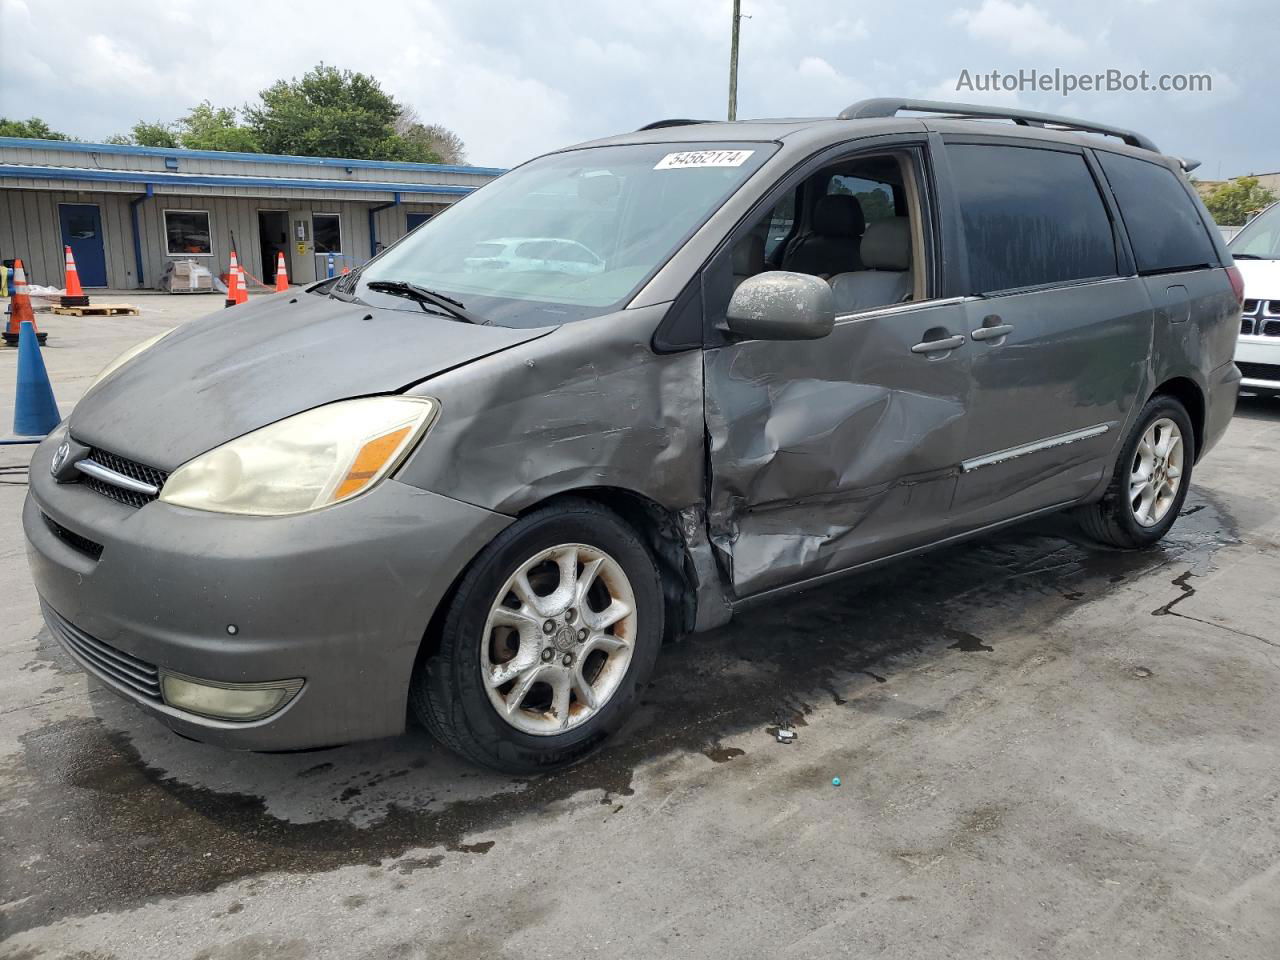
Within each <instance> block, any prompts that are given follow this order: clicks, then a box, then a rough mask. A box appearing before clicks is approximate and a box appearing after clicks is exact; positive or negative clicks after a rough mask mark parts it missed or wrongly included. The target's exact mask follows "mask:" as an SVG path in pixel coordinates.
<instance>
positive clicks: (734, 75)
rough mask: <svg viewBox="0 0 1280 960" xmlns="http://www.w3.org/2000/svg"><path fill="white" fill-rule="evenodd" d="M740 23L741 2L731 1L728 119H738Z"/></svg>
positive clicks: (739, 0)
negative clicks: (731, 24)
mask: <svg viewBox="0 0 1280 960" xmlns="http://www.w3.org/2000/svg"><path fill="white" fill-rule="evenodd" d="M741 23H742V0H733V40H732V41H730V43H729V119H730V120H737V119H738V27H739V25H740V24H741Z"/></svg>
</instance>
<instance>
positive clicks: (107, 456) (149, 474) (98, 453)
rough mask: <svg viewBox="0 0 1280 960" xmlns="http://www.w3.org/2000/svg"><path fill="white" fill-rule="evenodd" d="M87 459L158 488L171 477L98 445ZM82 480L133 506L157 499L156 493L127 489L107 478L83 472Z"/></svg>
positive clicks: (92, 487) (103, 492)
mask: <svg viewBox="0 0 1280 960" xmlns="http://www.w3.org/2000/svg"><path fill="white" fill-rule="evenodd" d="M85 459H86V460H92V461H93V462H94V463H96V464H98V465H99V466H103V467H106V468H107V469H108V470H114V471H115V472H116V473H120V474H124V475H125V476H126V477H131V478H133V479H134V480H140V481H142V482H143V483H149V484H151V485H152V486H153V487H155V488H156V489H157V490H158V489H160V488H161V487H163V486H164V482H165V481H166V480H168V479H169V475H168V474H167V473H165V472H164V471H163V470H157V469H156V468H155V467H149V466H147V465H146V464H145V463H138V462H137V461H136V460H129V459H126V458H125V457H121V456H117V455H116V454H114V453H108V452H107V451H106V450H100V449H98V448H97V447H94V448H92V449H91V450H90V451H89V455H88V456H87V457H86V458H85ZM80 482H81V483H83V484H84V485H85V486H86V487H88V488H89V489H90V490H92V491H94V492H95V493H100V494H102V495H103V496H104V497H110V498H111V499H112V500H115V501H116V502H118V503H124V504H128V505H129V506H131V507H142V506H146V505H147V504H148V503H150V502H151V501H152V500H154V499H156V494H149V493H138V492H137V491H135V490H125V489H124V488H123V487H117V486H116V485H115V484H113V483H107V482H106V481H105V480H99V479H98V478H97V477H91V476H89V475H87V474H83V473H82V474H81V475H80Z"/></svg>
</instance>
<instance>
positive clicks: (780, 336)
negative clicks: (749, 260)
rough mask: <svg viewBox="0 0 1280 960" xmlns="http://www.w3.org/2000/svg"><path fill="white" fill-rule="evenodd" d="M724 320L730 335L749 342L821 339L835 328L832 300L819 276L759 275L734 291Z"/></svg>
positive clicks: (804, 274)
mask: <svg viewBox="0 0 1280 960" xmlns="http://www.w3.org/2000/svg"><path fill="white" fill-rule="evenodd" d="M725 319H726V320H727V321H728V324H729V331H730V332H731V333H735V334H737V335H738V336H740V337H746V338H747V339H749V340H820V339H821V338H822V337H825V336H826V335H827V334H829V333H830V332H831V328H832V327H833V326H835V321H836V304H835V297H834V295H833V294H832V292H831V285H830V284H828V283H827V281H825V280H823V279H821V278H820V277H814V276H810V275H809V274H807V273H787V272H786V271H783V270H775V271H771V272H769V273H758V274H756V275H755V276H754V277H748V278H747V279H746V280H743V281H742V283H741V284H740V285H739V286H738V289H737V290H735V291H733V297H732V298H730V300H729V309H728V311H727V313H726V316H725Z"/></svg>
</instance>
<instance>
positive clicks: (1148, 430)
mask: <svg viewBox="0 0 1280 960" xmlns="http://www.w3.org/2000/svg"><path fill="white" fill-rule="evenodd" d="M1194 461H1195V434H1194V433H1193V432H1192V429H1191V418H1190V417H1189V416H1188V415H1187V411H1186V408H1185V407H1183V405H1182V404H1181V403H1179V402H1178V401H1177V400H1175V399H1174V398H1173V397H1168V396H1163V395H1162V396H1156V397H1153V398H1152V399H1151V400H1150V401H1149V402H1148V403H1147V405H1146V407H1145V408H1143V410H1142V413H1141V414H1140V415H1139V416H1138V419H1137V421H1136V422H1135V424H1134V426H1133V429H1132V430H1131V431H1130V433H1129V436H1128V438H1127V439H1126V440H1125V443H1124V446H1123V447H1122V448H1121V450H1120V456H1119V457H1118V458H1117V460H1116V467H1115V473H1114V475H1113V476H1112V478H1111V483H1110V485H1109V486H1108V487H1107V492H1106V494H1104V495H1103V498H1102V500H1101V501H1099V502H1098V503H1094V504H1089V505H1087V506H1084V507H1081V508H1080V509H1079V510H1077V511H1076V517H1077V519H1078V520H1079V521H1080V525H1081V527H1083V529H1084V531H1085V533H1087V534H1088V535H1089V536H1091V537H1093V538H1094V539H1095V540H1098V541H1101V542H1102V543H1105V544H1108V545H1110V546H1113V547H1123V548H1128V549H1136V548H1141V547H1148V546H1151V545H1152V544H1154V543H1156V542H1158V541H1159V540H1160V539H1161V538H1162V537H1164V535H1165V534H1166V533H1168V532H1169V528H1170V527H1172V526H1173V524H1174V521H1176V520H1177V519H1178V513H1179V511H1180V510H1181V509H1182V503H1183V501H1184V500H1186V498H1187V490H1188V488H1189V486H1190V484H1191V468H1192V464H1193V463H1194Z"/></svg>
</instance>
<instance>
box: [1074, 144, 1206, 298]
mask: <svg viewBox="0 0 1280 960" xmlns="http://www.w3.org/2000/svg"><path fill="white" fill-rule="evenodd" d="M1098 161H1099V162H1100V163H1101V164H1102V169H1103V171H1104V172H1105V173H1106V175H1107V182H1108V183H1110V184H1111V191H1112V193H1114V194H1115V195H1116V202H1117V203H1119V204H1120V216H1121V217H1122V218H1124V225H1125V228H1126V229H1127V230H1128V231H1129V242H1130V243H1132V244H1133V255H1134V258H1135V259H1136V260H1137V262H1138V272H1139V273H1162V272H1166V271H1170V270H1185V269H1187V268H1194V267H1204V266H1211V265H1216V264H1217V262H1218V253H1217V250H1216V249H1214V246H1213V241H1211V240H1210V239H1209V233H1208V231H1207V230H1206V229H1205V225H1204V221H1203V220H1201V219H1200V211H1199V210H1197V209H1196V205H1195V203H1194V202H1193V201H1192V199H1191V197H1190V196H1188V195H1187V191H1186V189H1185V188H1184V187H1183V186H1182V184H1181V183H1180V182H1179V181H1178V177H1177V175H1176V174H1174V172H1173V171H1172V170H1170V169H1169V168H1168V167H1165V166H1162V165H1161V164H1158V163H1149V162H1147V161H1146V160H1138V159H1136V158H1134V157H1124V156H1121V155H1119V154H1116V153H1103V152H1102V151H1099V152H1098Z"/></svg>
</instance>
